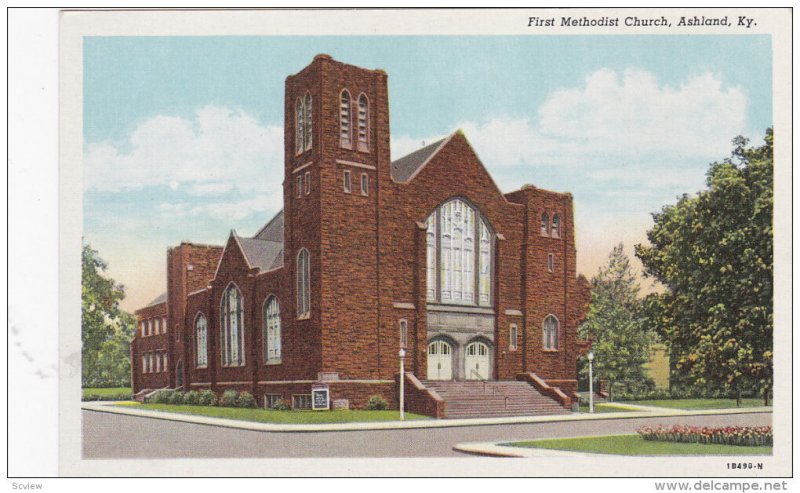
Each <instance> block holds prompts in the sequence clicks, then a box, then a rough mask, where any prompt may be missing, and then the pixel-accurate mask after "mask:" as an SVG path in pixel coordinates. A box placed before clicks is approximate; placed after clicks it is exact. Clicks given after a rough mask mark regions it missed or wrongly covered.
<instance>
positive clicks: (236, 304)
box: [220, 284, 244, 366]
mask: <svg viewBox="0 0 800 493" xmlns="http://www.w3.org/2000/svg"><path fill="white" fill-rule="evenodd" d="M220 319H221V320H220V322H221V323H220V336H221V337H220V339H221V341H222V348H221V349H222V366H243V365H244V309H243V307H242V293H240V292H239V288H237V287H236V286H235V285H234V284H231V285H229V286H228V288H227V289H226V290H225V292H224V293H223V294H222V306H221V310H220Z"/></svg>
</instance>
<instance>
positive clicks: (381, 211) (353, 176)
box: [131, 55, 590, 418]
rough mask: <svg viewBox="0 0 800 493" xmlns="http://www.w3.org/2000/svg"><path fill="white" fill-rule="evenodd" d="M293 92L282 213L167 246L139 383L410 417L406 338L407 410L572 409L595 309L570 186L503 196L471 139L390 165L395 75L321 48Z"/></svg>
mask: <svg viewBox="0 0 800 493" xmlns="http://www.w3.org/2000/svg"><path fill="white" fill-rule="evenodd" d="M285 91H286V93H285V105H284V111H285V132H284V148H285V151H284V177H283V197H284V199H283V201H284V207H283V210H282V211H281V212H279V213H278V214H277V215H276V216H275V217H273V218H272V219H270V220H269V221H268V222H267V223H266V224H265V225H264V227H263V228H261V229H260V230H259V231H258V232H257V233H256V234H255V235H253V236H248V237H245V236H239V235H237V233H236V232H235V231H233V232H231V234H230V236H229V238H228V240H227V242H226V244H225V246H224V247H222V246H211V245H200V244H194V243H189V242H184V243H181V244H180V245H179V246H176V247H174V248H171V249H169V251H168V252H167V291H166V293H165V294H163V295H161V296H160V297H158V298H157V299H156V300H154V301H153V302H152V303H151V304H150V305H148V306H146V307H144V308H141V309H139V310H137V311H136V315H137V322H138V325H137V330H136V337H135V338H134V340H133V343H132V347H131V354H132V366H133V387H134V392H136V393H139V394H140V395H144V394H145V393H146V391H148V390H155V389H160V388H181V389H182V390H187V391H188V390H203V389H212V390H213V391H215V392H216V393H217V394H221V393H222V392H224V391H225V390H227V389H236V390H240V391H248V392H251V393H252V394H253V395H254V396H255V397H256V400H257V402H258V403H259V405H261V406H266V407H271V406H272V405H273V404H275V403H276V402H277V401H278V400H281V401H283V402H284V403H286V404H288V405H289V406H290V407H293V408H296V409H303V408H311V407H312V397H311V396H312V388H313V389H327V391H328V397H329V399H328V400H327V402H328V403H329V404H330V405H331V407H335V408H348V407H349V408H351V409H358V408H364V407H365V406H366V404H367V401H368V400H369V398H370V397H371V396H373V395H380V396H382V397H383V398H384V399H385V400H386V401H387V402H388V404H389V407H390V408H395V409H397V407H398V403H399V388H400V386H399V379H400V378H401V377H400V358H399V353H400V350H401V349H404V350H405V353H406V356H405V370H406V371H405V375H404V376H403V378H404V379H405V380H404V389H405V392H404V398H405V399H404V400H405V404H406V409H407V410H408V411H410V412H416V413H421V414H426V415H429V416H436V417H440V418H442V417H447V418H451V417H467V416H503V415H524V414H547V413H559V412H567V411H568V409H569V408H570V406H571V405H572V403H573V402H575V400H576V399H577V395H576V394H575V392H576V390H577V380H576V378H577V370H576V364H577V359H578V358H579V357H580V355H581V354H582V353H583V352H585V351H586V349H587V342H586V341H584V340H580V339H578V337H577V327H578V326H579V325H580V324H581V323H582V321H583V319H584V317H585V314H586V311H587V308H588V304H589V301H590V292H589V285H588V283H587V282H586V280H585V279H584V278H583V277H582V276H577V277H576V271H575V258H576V252H575V240H574V238H575V231H574V223H573V212H572V196H571V195H570V194H568V193H556V192H550V191H546V190H541V189H538V188H536V187H534V186H531V185H525V186H523V187H522V188H521V189H520V190H517V191H515V192H511V193H507V194H503V193H502V192H500V190H499V189H498V187H497V185H496V184H495V183H494V181H493V180H492V177H491V176H490V175H489V173H488V172H487V171H486V169H485V168H484V166H483V164H482V163H481V162H480V160H479V159H478V156H477V155H476V153H475V151H474V150H473V148H472V147H471V146H470V144H469V142H468V141H467V139H466V137H465V136H464V135H463V134H462V133H461V132H460V131H458V132H456V133H454V134H452V135H450V136H449V137H447V138H445V139H443V140H441V141H438V142H435V143H432V144H430V145H427V146H425V147H423V148H421V149H419V150H417V151H415V152H412V153H411V154H409V155H407V156H405V157H402V158H400V159H397V160H395V161H391V159H390V148H389V100H388V85H387V75H386V73H385V72H384V71H382V70H366V69H363V68H359V67H355V66H352V65H347V64H344V63H341V62H338V61H336V60H333V59H332V58H331V57H329V56H327V55H318V56H316V57H315V58H314V60H313V62H312V63H311V64H310V65H309V66H307V67H306V68H304V69H303V70H302V71H300V72H299V73H298V74H296V75H292V76H289V77H288V78H287V79H286V89H285ZM264 179H265V180H274V179H277V177H269V176H264Z"/></svg>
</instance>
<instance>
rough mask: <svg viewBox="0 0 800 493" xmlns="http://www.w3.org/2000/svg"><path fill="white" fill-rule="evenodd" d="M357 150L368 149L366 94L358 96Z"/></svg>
mask: <svg viewBox="0 0 800 493" xmlns="http://www.w3.org/2000/svg"><path fill="white" fill-rule="evenodd" d="M358 150H359V151H368V150H369V100H368V99H367V96H366V94H362V95H361V96H359V97H358Z"/></svg>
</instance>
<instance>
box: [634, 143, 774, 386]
mask: <svg viewBox="0 0 800 493" xmlns="http://www.w3.org/2000/svg"><path fill="white" fill-rule="evenodd" d="M764 140H765V143H764V145H762V146H760V147H755V148H748V147H747V143H748V142H747V140H746V139H745V138H743V137H737V138H736V139H734V140H733V145H734V150H733V152H732V155H731V157H730V158H728V159H725V160H724V161H722V162H717V163H713V164H711V166H710V168H709V170H708V173H707V180H706V184H707V189H706V190H703V191H701V192H699V193H698V194H697V195H695V196H689V195H683V196H682V197H680V198H679V200H678V202H677V204H675V205H669V206H666V207H664V208H663V209H662V210H661V212H658V213H655V214H653V220H654V223H655V224H654V225H653V228H652V229H651V230H650V231H648V233H647V238H648V240H649V242H650V245H648V246H646V245H637V247H636V255H637V256H638V257H639V258H640V259H641V261H642V263H643V264H644V267H645V274H646V275H647V276H651V277H654V278H655V279H657V280H658V281H660V282H661V283H662V284H663V285H664V286H665V287H666V291H665V292H664V293H660V294H656V295H651V296H650V298H649V300H648V311H649V314H650V317H651V320H652V322H653V323H654V325H655V326H656V327H657V330H658V331H659V333H660V334H661V335H662V336H663V338H664V339H665V341H666V342H668V344H669V346H670V353H671V357H672V359H673V365H674V367H673V375H674V376H675V377H676V378H677V379H678V380H682V381H685V382H688V383H691V384H694V385H698V386H701V387H710V388H713V387H721V388H722V389H724V390H728V391H733V392H736V394H737V396H739V395H740V393H741V392H742V391H744V390H751V389H754V388H760V390H762V391H763V392H764V393H765V395H768V393H769V390H770V389H771V385H772V330H773V327H772V326H773V313H772V297H773V286H772V282H773V281H772V258H773V249H772V248H773V247H772V241H773V240H772V231H773V229H772V210H773V157H772V148H773V135H772V129H769V130H767V133H766V137H765V139H764Z"/></svg>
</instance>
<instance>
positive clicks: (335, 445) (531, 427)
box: [82, 410, 772, 459]
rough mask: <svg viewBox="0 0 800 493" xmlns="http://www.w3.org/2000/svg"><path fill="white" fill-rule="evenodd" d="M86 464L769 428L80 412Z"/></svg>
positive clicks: (761, 420)
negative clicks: (369, 424) (381, 423)
mask: <svg viewBox="0 0 800 493" xmlns="http://www.w3.org/2000/svg"><path fill="white" fill-rule="evenodd" d="M82 416H83V439H84V442H83V457H84V458H85V459H115V458H160V457H164V458H176V457H454V456H456V457H467V455H464V454H462V453H460V452H456V451H454V450H453V449H452V447H453V445H455V444H457V443H461V442H488V441H505V440H515V439H533V438H550V437H569V436H584V435H607V434H613V433H632V432H634V431H635V430H636V428H638V427H640V426H643V425H656V424H665V425H668V424H673V423H682V424H692V425H709V426H720V425H749V426H764V425H770V424H771V423H772V414H771V413H758V414H729V415H720V416H716V415H706V416H674V417H658V418H635V419H612V420H598V421H568V422H554V423H530V424H515V425H482V426H470V427H454V428H429V429H408V430H374V431H336V432H290V433H286V432H262V431H249V430H239V429H232V428H222V427H217V426H208V425H201V424H194V423H182V422H176V421H166V420H160V419H153V418H142V417H138V416H125V415H120V414H110V413H104V412H97V411H88V410H84V411H82Z"/></svg>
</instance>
